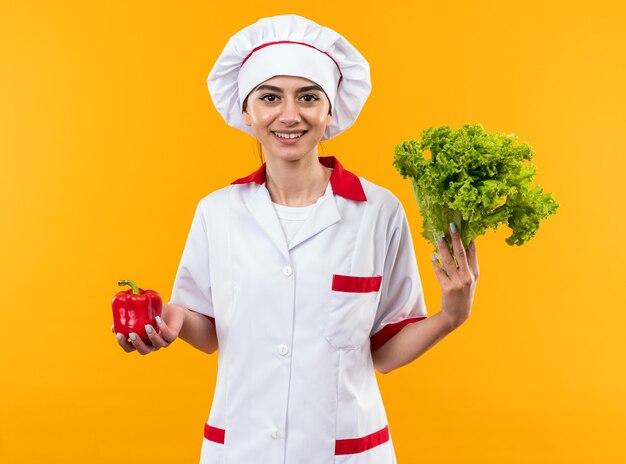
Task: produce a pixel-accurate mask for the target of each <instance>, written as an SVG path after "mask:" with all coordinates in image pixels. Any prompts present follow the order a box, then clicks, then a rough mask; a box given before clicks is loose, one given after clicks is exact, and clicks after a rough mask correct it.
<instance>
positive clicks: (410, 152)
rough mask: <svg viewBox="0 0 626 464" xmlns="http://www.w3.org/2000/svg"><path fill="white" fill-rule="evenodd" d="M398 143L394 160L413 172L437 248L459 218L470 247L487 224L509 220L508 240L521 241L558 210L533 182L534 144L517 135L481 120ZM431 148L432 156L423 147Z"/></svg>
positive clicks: (427, 230) (550, 196)
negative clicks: (489, 129) (496, 129)
mask: <svg viewBox="0 0 626 464" xmlns="http://www.w3.org/2000/svg"><path fill="white" fill-rule="evenodd" d="M421 138H422V139H421V141H420V140H418V139H413V140H407V141H403V142H402V143H400V144H399V145H396V148H395V157H394V161H393V164H394V166H395V168H396V169H397V170H398V172H399V173H400V174H401V175H402V176H403V178H406V177H409V178H410V181H411V187H412V189H413V194H414V195H415V199H416V200H417V204H418V206H419V210H420V213H421V215H422V218H423V232H422V235H423V236H424V238H426V240H428V241H429V242H430V243H431V244H432V245H433V246H434V247H435V250H437V238H438V237H445V238H446V241H447V243H448V246H451V242H450V234H449V229H448V226H449V224H450V223H451V222H454V223H455V224H456V226H457V228H458V230H459V231H460V232H461V237H462V240H463V244H464V245H465V247H467V246H468V244H469V242H470V241H471V240H473V239H475V238H476V237H478V236H479V235H483V234H484V233H485V232H486V230H487V229H488V228H492V229H494V230H496V229H497V228H498V226H499V225H500V224H506V225H507V226H508V227H509V228H510V229H511V231H512V234H511V236H510V237H508V238H507V239H506V242H507V243H508V244H509V245H522V244H524V243H525V242H527V241H528V240H530V239H531V238H532V237H533V236H534V235H535V234H536V233H537V230H538V228H539V222H540V221H541V220H542V219H545V218H547V217H548V216H549V215H551V214H554V213H555V212H556V210H557V208H558V206H559V204H558V203H557V202H556V200H555V199H554V196H553V194H551V193H550V194H544V193H543V189H542V187H541V186H539V185H537V186H535V187H531V183H532V181H533V178H534V177H535V174H536V173H537V169H536V167H535V166H534V165H533V164H532V157H533V149H532V147H531V146H530V145H528V144H526V143H522V144H518V143H517V136H516V135H515V134H502V133H489V132H485V130H484V129H483V127H482V125H480V124H465V125H463V126H462V127H461V128H460V129H457V130H453V129H450V127H448V126H442V127H437V128H432V127H431V128H429V129H426V130H424V131H422V137H421ZM426 150H430V157H429V158H427V157H425V156H424V152H425V151H426Z"/></svg>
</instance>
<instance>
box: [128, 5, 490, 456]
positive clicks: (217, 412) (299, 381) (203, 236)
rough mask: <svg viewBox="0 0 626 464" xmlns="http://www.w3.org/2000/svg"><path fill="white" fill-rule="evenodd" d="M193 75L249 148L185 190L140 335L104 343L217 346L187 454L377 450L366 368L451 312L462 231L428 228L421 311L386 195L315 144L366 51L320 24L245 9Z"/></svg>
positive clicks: (468, 301)
mask: <svg viewBox="0 0 626 464" xmlns="http://www.w3.org/2000/svg"><path fill="white" fill-rule="evenodd" d="M208 88H209V92H210V94H211V98H212V100H213V102H214V103H215V106H216V108H217V110H218V111H219V113H220V114H221V115H222V116H223V117H224V119H225V121H226V122H227V123H228V124H229V125H231V126H233V127H236V128H238V129H241V130H242V131H244V132H246V133H248V134H251V135H252V136H254V137H255V138H256V139H257V140H258V141H259V143H260V145H261V147H262V151H263V154H264V155H265V158H266V161H265V162H264V163H263V164H262V166H261V167H260V168H259V169H258V170H256V171H255V172H253V173H251V174H249V175H247V176H245V177H241V178H239V179H236V180H234V181H233V182H232V183H230V184H229V185H228V186H226V187H224V188H221V189H219V190H216V191H213V192H211V193H210V194H208V195H207V196H205V197H204V198H202V199H201V200H200V201H199V203H198V205H197V208H196V211H195V215H194V217H193V220H192V223H191V228H190V230H189V234H188V237H187V241H186V244H185V247H184V251H183V253H182V258H181V261H180V265H179V268H178V271H177V274H176V278H175V281H174V287H173V290H172V297H171V300H170V301H169V303H168V304H167V305H165V306H164V310H163V318H162V319H159V320H158V323H159V327H158V328H153V327H150V326H147V327H146V330H147V332H148V333H149V337H150V342H151V344H150V343H144V342H143V341H142V340H141V338H140V337H137V336H136V334H131V341H130V342H127V341H126V340H125V339H124V338H123V337H118V340H119V343H120V345H121V346H122V348H124V349H125V350H126V351H129V352H130V351H138V352H139V353H141V354H147V353H150V352H152V351H156V350H158V349H160V348H163V347H166V346H169V344H171V343H172V342H173V341H174V340H175V339H176V338H178V337H180V338H182V339H183V340H185V341H187V342H188V343H190V344H192V345H193V346H195V347H196V348H198V349H200V350H202V351H205V352H207V353H213V352H215V351H217V356H218V370H217V383H216V388H215V395H214V397H213V403H212V407H211V411H210V414H209V416H208V419H207V422H206V424H205V427H204V438H203V445H202V453H201V463H202V464H218V463H219V464H255V463H259V464H302V463H306V464H331V463H344V464H348V463H349V464H392V463H395V462H396V458H395V453H394V448H393V442H392V437H391V425H390V424H389V421H388V419H387V416H386V414H385V409H384V406H383V401H382V398H381V394H380V391H379V389H378V384H377V381H376V375H375V370H378V371H379V372H381V373H387V372H390V371H392V370H393V369H396V368H398V367H400V366H402V365H405V364H407V363H409V362H411V361H412V360H414V359H416V358H417V357H418V356H420V355H421V354H422V353H423V352H425V351H426V350H427V349H428V348H430V347H431V346H432V345H434V344H435V343H436V342H438V341H439V340H441V339H442V338H443V337H445V335H447V334H448V333H450V332H451V331H452V330H454V329H455V328H456V327H458V326H459V325H460V324H461V323H462V322H463V321H465V320H466V319H467V317H468V316H469V312H470V308H471V305H472V300H473V294H474V288H475V285H476V279H477V277H478V263H477V258H476V250H475V247H474V246H473V244H472V245H470V247H469V248H468V249H467V250H466V249H464V248H463V246H462V245H461V241H460V238H459V234H458V232H457V231H456V230H454V229H451V233H452V238H453V244H454V250H448V248H447V247H446V244H445V241H441V242H440V252H441V255H442V261H441V262H439V261H433V268H434V270H435V273H436V275H437V278H438V279H439V282H440V283H441V286H442V307H443V309H442V310H441V311H440V312H438V313H437V314H434V315H432V316H430V317H428V315H427V311H426V306H425V303H424V295H423V292H422V285H421V282H420V275H419V271H418V267H417V263H416V258H415V252H414V249H413V243H412V239H411V233H410V230H409V225H408V223H407V218H406V215H405V212H404V209H403V207H402V204H401V203H400V201H399V200H398V199H397V198H396V197H395V196H394V195H393V194H392V193H391V192H390V191H389V190H387V189H385V188H383V187H381V186H378V185H376V184H374V183H372V182H370V181H368V180H366V179H364V178H362V177H360V176H357V175H356V174H354V173H352V172H351V171H350V170H348V169H347V168H345V167H344V166H343V165H342V164H341V163H340V161H339V159H337V158H336V157H332V156H326V157H320V156H318V152H317V150H318V144H319V142H320V140H326V139H329V138H331V137H335V136H336V135H338V134H340V133H341V132H343V131H345V130H346V129H348V128H349V127H350V126H352V124H353V123H354V121H355V120H356V118H357V116H358V114H359V113H360V111H361V108H362V107H363V105H364V103H365V100H366V99H367V97H368V95H369V93H370V90H371V85H370V73H369V65H368V63H367V61H366V60H365V59H364V57H363V56H362V55H361V54H360V53H359V52H358V51H357V50H356V49H355V48H354V47H353V46H352V45H351V44H350V43H349V42H348V41H347V40H346V39H345V38H343V37H342V36H341V35H339V34H338V33H336V32H335V31H333V30H331V29H329V28H327V27H323V26H320V25H318V24H316V23H314V22H312V21H310V20H308V19H305V18H303V17H300V16H295V15H284V16H275V17H270V18H264V19H261V20H259V21H258V22H256V23H254V24H252V25H251V26H248V27H246V28H244V29H243V30H241V31H240V32H238V33H237V34H235V35H234V36H233V37H232V38H231V39H230V40H229V41H228V43H227V45H226V47H225V49H224V50H223V52H222V54H221V55H220V57H219V58H218V60H217V62H216V63H215V65H214V67H213V69H212V70H211V72H210V74H209V76H208ZM224 155H225V154H224ZM453 254H454V255H455V256H456V261H457V262H458V263H459V265H458V267H457V266H456V265H455V261H454V259H453ZM133 335H134V336H133Z"/></svg>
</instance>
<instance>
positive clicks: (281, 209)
mask: <svg viewBox="0 0 626 464" xmlns="http://www.w3.org/2000/svg"><path fill="white" fill-rule="evenodd" d="M331 192H332V190H331V188H330V183H329V184H328V185H327V186H326V190H325V191H324V195H329V194H330V193H331ZM321 198H322V197H320V199H321ZM320 199H318V200H317V201H316V202H315V203H313V204H311V205H308V206H286V205H281V204H280V203H274V202H272V205H273V206H274V210H275V211H276V215H277V216H278V220H279V221H280V225H281V226H282V228H283V232H285V238H286V239H287V243H291V241H292V240H293V238H294V237H295V235H296V234H297V233H298V230H299V229H300V227H301V226H302V224H304V221H305V220H306V218H307V217H308V216H309V213H310V212H311V210H312V209H313V207H314V206H315V205H316V204H317V203H318V202H319V201H320Z"/></svg>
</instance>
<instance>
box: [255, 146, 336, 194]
mask: <svg viewBox="0 0 626 464" xmlns="http://www.w3.org/2000/svg"><path fill="white" fill-rule="evenodd" d="M265 173H266V187H267V190H268V191H269V193H270V197H271V198H272V201H273V202H274V203H278V204H280V205H285V206H307V205H311V204H313V203H315V202H316V201H317V199H318V198H319V197H321V196H322V195H323V194H324V191H325V190H326V187H327V185H328V182H329V179H330V174H331V173H332V170H331V169H329V168H326V167H325V166H323V165H322V164H321V163H320V162H319V161H318V159H317V155H316V154H315V155H312V156H307V157H305V158H302V159H299V160H294V161H288V160H281V159H269V158H268V160H267V163H266V166H265Z"/></svg>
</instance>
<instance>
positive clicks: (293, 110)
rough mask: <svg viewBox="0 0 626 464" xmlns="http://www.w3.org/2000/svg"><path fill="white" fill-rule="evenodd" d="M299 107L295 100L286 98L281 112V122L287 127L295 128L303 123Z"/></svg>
mask: <svg viewBox="0 0 626 464" xmlns="http://www.w3.org/2000/svg"><path fill="white" fill-rule="evenodd" d="M301 120H302V119H301V117H300V111H299V108H298V105H297V104H296V102H295V100H294V99H293V98H285V100H284V103H283V105H282V111H281V112H280V117H279V121H280V122H282V123H283V124H285V125H287V126H293V125H296V124H298V123H299V122H300V121H301Z"/></svg>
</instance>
